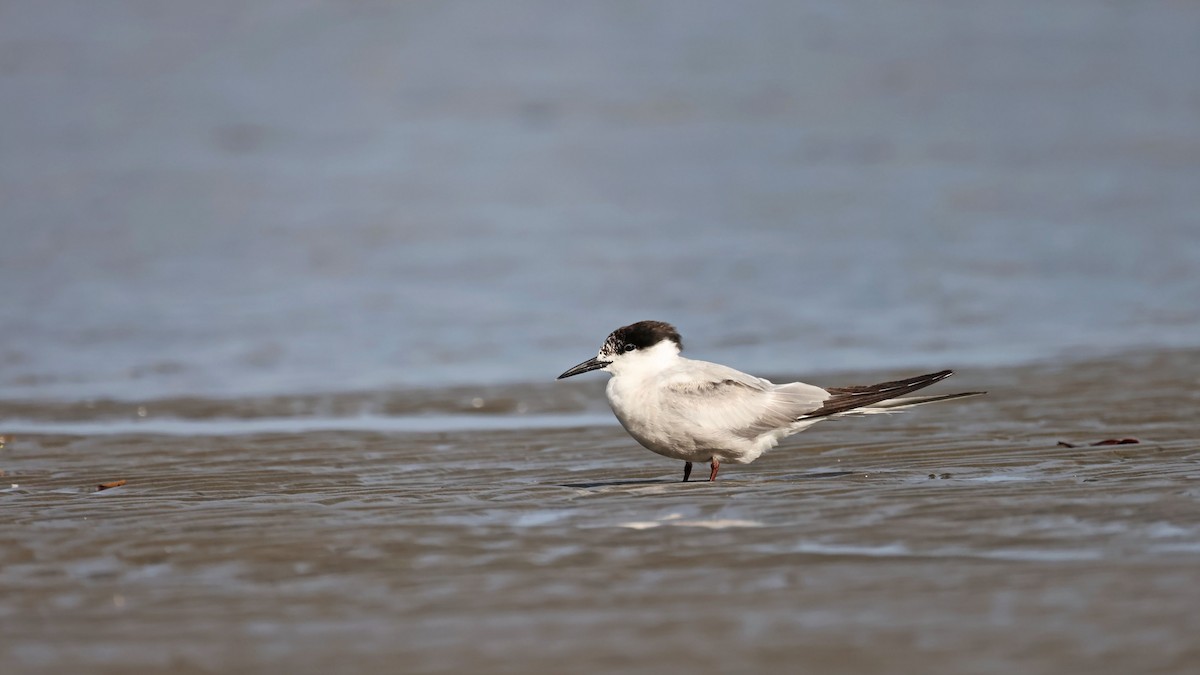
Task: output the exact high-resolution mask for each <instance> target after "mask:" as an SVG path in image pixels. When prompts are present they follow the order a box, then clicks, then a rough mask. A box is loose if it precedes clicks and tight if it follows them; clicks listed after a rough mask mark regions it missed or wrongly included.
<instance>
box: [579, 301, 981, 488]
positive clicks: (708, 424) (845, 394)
mask: <svg viewBox="0 0 1200 675" xmlns="http://www.w3.org/2000/svg"><path fill="white" fill-rule="evenodd" d="M682 350H683V340H682V339H681V338H680V337H679V331H677V330H675V327H674V326H672V325H671V324H669V323H664V322H662V321H639V322H637V323H634V324H630V325H628V326H622V327H621V328H618V329H616V330H615V331H613V332H612V333H611V334H609V336H608V339H606V340H605V341H604V345H603V346H602V347H600V352H599V353H598V354H597V355H596V356H595V357H593V358H590V359H588V360H587V361H584V362H583V363H580V364H579V365H577V366H575V367H573V368H570V369H568V370H567V371H566V372H565V373H563V374H562V375H559V376H558V379H560V380H561V379H563V378H566V377H572V376H574V375H579V374H580V373H586V372H588V371H592V370H605V371H608V372H609V373H611V374H612V378H611V379H609V381H608V387H607V388H606V390H605V391H606V394H607V396H608V403H609V405H610V406H612V410H613V413H614V414H616V416H617V419H618V420H620V422H621V426H623V427H625V430H626V431H628V432H629V434H630V435H631V436H633V438H634V439H635V440H637V442H638V443H641V444H642V445H643V446H645V447H646V448H647V449H649V450H651V451H653V452H656V453H658V454H660V455H662V456H664V457H670V458H671V459H679V460H683V462H684V465H683V480H684V481H687V479H688V478H690V477H691V475H692V463H693V462H708V463H709V467H710V468H711V472H710V473H709V475H708V480H710V481H713V480H716V478H717V471H718V470H720V468H721V463H722V462H729V463H733V464H748V463H750V462H753V461H754V460H755V459H757V458H758V456H759V455H761V454H763V453H764V452H766V451H767V450H769V449H771V448H773V447H775V446H776V445H777V444H778V443H779V441H781V440H783V439H784V438H786V437H788V436H791V435H792V434H795V433H799V432H801V431H803V430H805V429H807V428H808V427H810V426H812V425H814V424H816V423H817V422H820V421H821V420H824V419H830V418H834V417H843V416H848V415H863V414H872V413H890V412H894V411H897V410H901V409H904V408H910V407H912V406H917V405H924V404H926V403H934V402H937V401H949V400H951V399H956V398H964V397H967V396H976V395H979V394H982V393H985V392H981V391H968V392H962V393H958V394H944V395H941V396H911V397H910V396H907V394H911V393H912V392H914V391H917V390H918V389H922V388H924V387H928V386H929V385H931V384H934V383H936V382H940V381H942V380H944V379H946V378H947V377H950V375H952V374H953V371H950V370H942V371H938V372H936V373H929V374H927V375H918V376H916V377H910V378H907V379H903V380H896V381H894V382H882V383H880V384H871V385H857V386H848V387H829V388H821V387H817V386H814V385H811V384H805V383H803V382H791V383H788V384H775V383H773V382H770V381H769V380H764V379H763V378H761V377H754V376H753V375H748V374H746V373H743V372H741V371H739V370H735V369H733V368H730V367H729V366H723V365H721V364H719V363H709V362H708V361H696V360H693V359H688V358H684V357H683V356H680V352H681V351H682Z"/></svg>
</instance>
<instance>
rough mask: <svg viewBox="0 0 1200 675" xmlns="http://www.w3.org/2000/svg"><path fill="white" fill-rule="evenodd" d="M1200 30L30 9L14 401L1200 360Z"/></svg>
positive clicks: (765, 11)
mask: <svg viewBox="0 0 1200 675" xmlns="http://www.w3.org/2000/svg"><path fill="white" fill-rule="evenodd" d="M1197 35H1200V5H1196V4H1194V3H1113V2H1108V3H1105V2H1094V1H1091V0H1088V1H1082V0H1063V1H1060V2H1054V3H1040V2H1038V3H1031V2H1015V3H1013V2H1008V3H996V2H949V1H945V0H937V1H922V2H911V3H890V2H862V3H853V4H851V5H847V4H846V3H843V2H835V1H828V2H825V1H809V2H784V1H778V2H771V1H760V2H739V3H727V2H715V1H714V2H693V1H688V2H683V1H678V2H654V3H638V2H608V1H603V2H602V1H596V2H574V3H560V2H553V1H545V2H538V1H520V2H505V3H473V2H437V3H393V2H369V1H362V2H349V1H347V2H295V1H293V0H287V1H283V0H258V1H254V2H245V1H243V0H238V1H237V2H231V1H226V0H214V1H210V2H197V3H159V2H140V1H133V0H128V1H107V2H95V1H92V0H87V1H82V0H81V1H78V2H67V1H58V2H33V1H26V2H7V3H4V4H3V5H0V100H2V102H3V105H2V108H0V289H2V291H0V326H2V330H0V397H2V398H5V399H9V400H14V399H26V400H37V399H60V400H82V399H89V398H96V397H102V398H103V397H107V398H114V399H135V398H136V399H146V398H154V397H171V396H181V395H190V396H218V397H219V396H245V395H257V394H281V393H295V392H339V391H356V390H357V391H370V390H378V389H387V388H409V387H417V388H420V387H429V386H440V385H453V384H466V383H477V382H482V383H493V384H495V383H514V382H537V381H548V380H550V379H552V378H553V377H554V376H556V375H557V374H558V373H559V372H561V371H562V370H563V369H565V368H566V367H567V366H570V365H572V364H574V363H576V362H578V361H580V360H582V359H584V358H586V357H588V356H590V355H592V354H594V352H595V350H596V349H597V348H598V347H599V345H600V343H601V341H602V340H603V338H604V337H605V335H606V334H607V333H608V332H609V331H610V330H612V329H613V328H616V327H617V326H619V325H622V324H626V323H630V322H632V321H636V320H640V319H647V318H654V319H661V320H667V321H671V322H673V323H675V324H677V325H678V326H679V328H680V329H681V331H682V332H683V335H684V338H685V342H687V343H688V346H689V353H690V354H691V355H692V356H695V357H698V358H706V359H713V360H720V361H725V362H728V363H731V364H732V365H735V366H738V367H740V368H743V369H747V370H753V371H757V372H762V373H764V374H772V373H794V374H806V373H814V372H820V371H825V370H833V369H838V370H846V369H868V368H890V367H900V366H904V367H908V366H913V367H916V366H937V367H943V366H956V367H963V366H969V365H997V364H1012V363H1027V362H1031V361H1038V360H1049V359H1059V358H1064V357H1070V356H1074V355H1089V356H1092V355H1096V354H1105V353H1110V352H1116V351H1121V350H1125V349H1130V348H1135V347H1139V348H1140V347H1172V346H1195V345H1197V344H1200V302H1198V301H1197V298H1200V222H1198V221H1200V189H1198V186H1200V75H1198V74H1197V73H1198V72H1200V71H1198V70H1197V64H1200V40H1198V39H1197Z"/></svg>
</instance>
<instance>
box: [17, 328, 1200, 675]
mask: <svg viewBox="0 0 1200 675" xmlns="http://www.w3.org/2000/svg"><path fill="white" fill-rule="evenodd" d="M886 376H890V373H869V374H860V375H858V376H856V377H853V378H852V379H850V380H847V379H845V378H849V377H851V376H843V377H842V378H841V379H839V380H837V382H842V383H844V382H847V381H867V380H873V379H875V378H882V377H886ZM1114 382H1120V383H1123V386H1121V387H1114V386H1111V385H1112V383H1114ZM1197 382H1200V353H1198V352H1195V351H1181V352H1152V353H1136V354H1129V355H1126V356H1124V357H1121V358H1114V359H1108V360H1103V361H1091V362H1077V363H1073V364H1070V365H1059V366H1037V367H1028V368H1016V369H992V370H978V371H971V372H967V373H962V374H960V375H959V376H958V377H956V378H954V379H952V380H950V381H949V382H948V383H946V384H943V385H939V388H947V387H949V386H950V385H951V383H952V384H954V385H957V386H959V387H963V388H977V387H983V388H987V389H989V390H990V393H989V394H988V396H986V397H982V398H978V399H970V400H965V401H958V402H954V403H947V404H945V405H943V406H940V407H939V406H930V407H928V408H924V409H920V410H916V411H911V412H908V413H905V414H900V415H895V416H888V417H886V418H883V419H880V418H878V417H876V418H869V419H861V420H845V421H838V422H828V423H824V424H821V425H818V426H817V427H815V428H813V429H811V430H809V431H806V432H804V433H803V434H800V435H799V436H797V437H795V438H793V439H791V440H789V441H787V442H786V443H785V444H784V446H782V447H780V448H778V449H776V450H775V451H773V452H772V453H770V454H768V455H766V456H765V457H763V458H761V459H759V460H758V461H756V462H755V463H753V464H751V465H747V466H734V465H729V466H726V467H724V469H723V471H722V474H721V477H720V478H719V479H718V481H717V482H716V483H714V484H709V483H706V482H691V483H687V484H684V483H680V482H678V478H679V474H680V470H681V466H680V463H678V462H673V461H668V460H665V459H663V458H661V457H658V456H656V455H653V454H652V453H649V452H647V451H645V450H642V449H640V448H638V447H637V446H636V444H634V443H633V441H632V440H631V439H629V438H628V437H627V436H626V435H625V433H624V432H623V431H622V430H621V429H620V427H619V426H617V425H616V423H615V421H613V420H611V418H609V419H596V418H594V417H592V418H590V419H589V420H588V423H587V424H585V425H583V426H574V427H567V428H563V427H562V426H561V425H546V424H544V423H543V421H544V420H545V419H547V418H555V417H560V418H563V419H564V420H567V421H573V420H577V419H578V418H579V417H580V416H585V417H586V416H588V415H591V414H592V413H590V412H588V410H590V409H591V406H592V396H593V395H596V396H598V395H599V392H598V391H597V390H596V386H595V383H587V382H585V383H580V384H572V383H560V384H559V385H558V386H559V389H560V390H561V391H563V392H564V393H566V394H568V395H567V396H565V397H564V398H563V400H571V399H572V398H573V397H575V396H578V400H579V402H580V405H579V407H577V408H575V409H574V410H570V409H568V410H562V411H559V412H556V413H547V412H545V411H542V410H540V409H539V405H540V404H539V401H545V400H547V399H545V397H544V396H543V393H542V388H540V387H521V386H516V387H512V388H510V389H509V390H508V391H507V394H508V396H509V397H510V399H511V400H514V401H518V402H522V403H523V404H524V405H525V406H526V408H529V409H532V411H533V412H531V413H516V412H512V413H510V414H508V415H506V416H504V415H502V416H501V417H507V418H509V419H510V420H524V422H525V423H524V426H522V425H521V424H519V423H516V422H514V423H513V424H512V425H511V426H503V425H501V426H495V427H492V428H470V427H468V428H461V429H456V428H454V427H453V425H450V426H447V428H446V429H445V430H443V431H439V432H429V431H408V430H405V428H404V426H403V423H402V422H403V420H404V419H405V418H404V417H400V418H398V419H399V420H400V421H399V422H396V423H381V424H379V427H378V428H377V429H370V428H367V427H366V426H364V427H361V428H360V427H355V426H354V424H350V425H347V426H346V429H347V430H338V431H335V430H333V429H335V428H337V427H336V425H335V426H332V427H329V428H324V429H323V428H321V425H314V426H313V428H312V429H311V430H308V431H304V432H293V433H283V432H272V433H254V432H253V429H245V430H239V428H238V427H236V426H233V427H229V426H226V425H228V424H229V422H228V421H223V420H217V421H214V422H212V423H211V424H212V425H213V428H212V429H210V430H209V433H200V434H196V433H191V432H190V431H189V432H188V433H162V432H163V428H161V427H153V426H150V427H147V429H146V431H145V432H141V431H138V430H137V429H136V428H131V427H129V426H127V427H124V428H122V429H120V430H119V431H114V432H113V433H99V434H97V433H92V431H91V430H84V431H82V432H81V433H75V434H69V433H64V432H65V431H66V429H65V428H63V426H62V425H63V422H61V421H57V420H54V419H48V420H46V421H45V422H44V424H45V425H46V428H45V429H44V430H43V433H39V432H37V430H36V429H35V428H34V427H35V426H36V424H35V423H34V422H27V423H26V424H27V425H28V428H27V429H26V430H25V431H23V432H19V433H12V434H10V435H9V436H8V438H7V439H6V447H5V448H4V449H3V450H0V468H3V469H4V470H5V471H6V473H7V475H6V476H5V478H4V480H5V482H6V484H11V485H12V487H10V488H8V489H6V490H3V491H0V518H2V519H3V521H4V522H5V523H7V525H6V526H5V527H4V528H3V529H2V530H0V587H3V588H4V589H5V592H4V596H3V599H2V600H0V635H3V636H4V637H3V639H2V641H0V644H2V645H3V649H4V661H5V664H6V672H7V671H8V668H9V667H12V668H15V669H16V671H15V672H29V673H43V672H44V673H50V672H67V671H74V670H88V671H92V672H125V673H129V672H149V671H153V670H159V669H164V668H170V669H172V670H173V671H178V672H279V670H281V669H286V670H288V671H292V672H329V671H331V670H334V669H336V668H338V667H339V666H343V665H344V664H347V663H352V664H354V665H355V668H356V669H360V670H384V671H395V670H397V669H399V670H401V671H403V672H479V671H482V670H487V671H499V672H514V673H515V672H561V671H562V669H563V664H564V663H569V664H570V665H571V669H572V670H586V671H600V670H610V669H618V670H621V671H630V672H652V671H653V672H657V671H660V670H663V669H669V668H680V667H688V668H691V669H694V670H696V671H697V672H719V671H728V670H738V669H741V670H756V671H763V670H766V669H775V670H778V669H784V668H786V669H788V670H797V669H799V670H815V671H821V672H846V673H850V672H864V671H877V672H897V671H907V672H928V673H962V672H1013V671H1020V672H1047V673H1049V672H1077V671H1079V670H1080V669H1085V668H1086V669H1087V670H1089V671H1092V672H1112V673H1124V672H1180V673H1182V672H1189V671H1191V670H1192V669H1194V668H1195V667H1196V666H1197V665H1198V664H1200V650H1198V648H1197V646H1196V643H1195V641H1194V639H1193V638H1194V635H1195V632H1196V629H1197V626H1198V624H1197V621H1200V614H1198V613H1197V609H1196V608H1197V607H1200V590H1198V589H1200V518H1198V517H1197V515H1198V514H1200V445H1197V442H1196V436H1195V421H1194V415H1195V410H1196V409H1197V403H1198V402H1200V395H1198V394H1197V393H1196V392H1197V389H1196V384H1197ZM833 383H835V382H828V383H827V384H833ZM568 407H570V406H568ZM461 417H462V415H456V416H455V418H456V419H458V418H461ZM305 419H306V418H305V415H303V414H301V415H300V416H298V417H297V418H296V422H297V428H298V429H301V428H304V423H305ZM350 419H351V420H353V418H350ZM380 419H388V418H386V417H385V418H380ZM413 419H421V416H420V415H418V416H416V417H415V418H413ZM436 419H441V418H440V417H439V418H436ZM147 423H149V422H147ZM133 424H136V422H135V423H133ZM192 424H199V425H203V424H207V423H206V422H202V421H193V422H192ZM1109 437H1120V438H1124V437H1136V438H1139V439H1140V440H1141V443H1138V444H1134V445H1120V446H1099V447H1092V446H1084V447H1077V448H1065V447H1058V446H1057V443H1058V441H1067V442H1071V443H1075V444H1085V443H1088V442H1092V441H1097V440H1103V439H1104V438H1109ZM117 479H125V480H126V481H127V483H126V484H125V485H124V486H122V487H118V488H113V489H108V490H105V491H102V492H97V491H96V485H97V484H99V483H101V482H105V481H109V480H117Z"/></svg>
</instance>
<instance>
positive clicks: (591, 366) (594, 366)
mask: <svg viewBox="0 0 1200 675" xmlns="http://www.w3.org/2000/svg"><path fill="white" fill-rule="evenodd" d="M610 363H612V361H601V360H600V357H598V356H594V357H592V358H590V359H588V360H587V361H584V362H583V363H581V364H579V365H577V366H575V367H574V368H571V369H569V370H567V372H565V373H563V374H562V375H559V376H558V378H557V379H559V380H561V379H563V378H564V377H571V376H572V375H578V374H580V373H586V372H588V371H589V370H600V369H601V368H603V367H604V366H607V365H608V364H610Z"/></svg>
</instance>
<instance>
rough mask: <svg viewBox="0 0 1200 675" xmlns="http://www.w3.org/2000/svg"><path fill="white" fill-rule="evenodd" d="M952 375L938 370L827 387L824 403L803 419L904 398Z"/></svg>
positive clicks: (952, 372)
mask: <svg viewBox="0 0 1200 675" xmlns="http://www.w3.org/2000/svg"><path fill="white" fill-rule="evenodd" d="M953 374H954V371H953V370H939V371H938V372H936V373H926V374H925V375H917V376H916V377H909V378H905V379H903V380H893V381H891V382H880V383H879V384H867V385H856V386H850V387H827V388H826V389H825V391H828V392H829V393H830V396H829V398H828V399H826V400H825V403H824V404H823V405H822V406H821V407H820V408H819V409H817V410H814V411H813V412H810V413H808V414H807V415H805V416H804V417H826V416H829V415H836V414H838V413H844V412H847V411H849V410H854V409H855V408H861V407H863V406H867V405H871V404H872V403H879V402H881V401H886V400H888V399H891V398H896V397H898V396H906V395H908V394H911V393H912V392H914V391H917V390H918V389H924V388H925V387H928V386H929V385H931V384H936V383H938V382H941V381H942V380H944V379H946V378H947V377H950V376H951V375H953Z"/></svg>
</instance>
